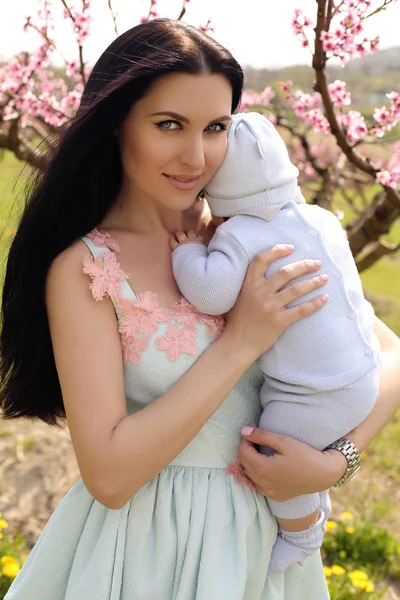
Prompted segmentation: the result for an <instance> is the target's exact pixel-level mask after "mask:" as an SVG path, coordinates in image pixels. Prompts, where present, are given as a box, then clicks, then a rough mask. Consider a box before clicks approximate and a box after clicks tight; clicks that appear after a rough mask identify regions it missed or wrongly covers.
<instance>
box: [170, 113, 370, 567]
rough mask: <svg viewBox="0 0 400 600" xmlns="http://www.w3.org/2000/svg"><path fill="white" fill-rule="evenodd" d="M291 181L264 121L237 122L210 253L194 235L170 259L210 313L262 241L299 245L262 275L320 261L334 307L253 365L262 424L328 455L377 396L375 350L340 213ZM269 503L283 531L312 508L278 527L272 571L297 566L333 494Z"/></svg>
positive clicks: (214, 190)
mask: <svg viewBox="0 0 400 600" xmlns="http://www.w3.org/2000/svg"><path fill="white" fill-rule="evenodd" d="M297 176H298V170H297V168H296V167H295V166H294V165H293V164H292V163H291V162H290V159H289V155H288V152H287V149H286V146H285V144H284V142H283V140H282V138H281V137H280V136H279V134H278V132H277V131H276V129H275V127H274V126H273V125H272V124H271V123H270V122H269V121H268V120H267V119H266V118H265V117H264V116H262V115H259V114H257V113H244V114H237V115H234V116H233V119H232V122H231V124H230V127H229V131H228V150H227V154H226V156H225V160H224V162H223V164H222V166H221V167H220V169H219V170H218V172H217V173H216V175H215V176H214V177H213V178H212V180H211V181H210V182H209V184H208V185H207V187H206V189H205V197H206V199H207V202H208V204H209V206H210V209H211V212H212V214H213V215H215V216H219V217H229V218H228V219H227V220H226V221H225V222H224V223H223V224H222V225H220V226H219V227H218V228H217V230H216V232H215V234H214V236H213V238H212V239H211V241H210V243H209V245H208V247H205V245H204V244H203V243H202V241H201V240H200V239H198V238H196V239H187V240H186V241H185V242H183V243H180V244H179V246H178V247H177V248H176V249H175V250H174V251H173V254H172V260H173V270H174V276H175V279H176V281H177V283H178V286H179V288H180V290H181V292H182V294H183V295H184V296H185V297H186V298H187V299H188V300H189V302H191V303H192V304H193V305H194V306H195V307H196V308H197V309H199V310H200V311H202V312H203V313H206V314H211V315H219V314H224V313H226V312H228V311H229V310H230V309H231V308H232V306H233V305H234V304H235V302H236V299H237V297H238V295H239V292H240V289H241V287H242V284H243V280H244V278H245V276H246V272H247V268H248V266H249V263H250V261H251V260H252V258H253V257H254V256H255V255H256V254H257V253H259V252H260V251H262V250H264V249H265V248H266V247H267V246H272V245H275V244H282V243H284V244H293V245H294V248H295V249H294V251H293V252H292V253H291V255H290V256H288V257H287V258H282V259H279V260H277V261H275V262H274V263H273V264H272V265H271V266H270V267H269V268H268V270H267V273H266V277H268V276H269V275H271V274H272V273H274V272H276V271H278V270H279V269H280V268H281V267H283V266H284V265H286V264H289V263H291V262H294V261H297V260H302V259H321V260H322V262H323V268H324V272H325V273H327V274H328V275H329V281H328V283H327V284H326V286H325V287H324V291H325V289H326V292H327V293H328V294H329V296H330V300H329V302H328V303H327V304H326V306H325V307H324V308H323V309H322V310H319V311H318V312H316V313H315V314H313V315H312V316H310V317H307V318H305V319H301V320H299V321H297V322H295V323H293V324H292V325H290V327H288V328H287V329H286V331H284V333H283V334H282V335H281V336H280V338H279V339H278V340H277V341H276V342H275V344H274V345H273V347H272V348H271V349H270V350H268V351H267V352H265V353H264V354H263V355H262V356H261V357H260V358H259V363H260V366H261V369H262V371H263V373H264V384H263V387H262V390H261V404H262V408H263V412H262V416H261V420H260V427H261V428H264V429H268V430H270V431H274V432H277V433H281V434H285V435H289V436H291V437H294V438H297V439H298V440H300V441H303V442H306V443H308V444H310V445H311V446H313V447H314V448H316V449H317V450H323V449H325V448H326V447H327V446H328V445H329V444H331V443H333V442H334V441H336V440H338V439H339V438H341V437H343V436H345V435H346V434H347V433H348V432H349V431H351V430H352V429H353V428H354V427H355V426H356V425H358V424H359V423H360V422H361V421H363V420H364V419H365V417H366V416H367V415H368V414H369V412H370V411H371V409H372V407H373V405H374V403H375V400H376V397H377V393H378V383H379V343H378V341H377V339H376V338H375V336H374V334H373V318H374V314H373V309H372V307H371V305H370V304H369V303H368V302H367V301H366V300H365V298H364V294H363V291H362V287H361V282H360V278H359V275H358V272H357V268H356V265H355V262H354V259H353V256H352V254H351V251H350V248H349V244H348V241H347V238H346V235H345V233H344V231H343V229H342V227H341V225H340V223H339V221H338V219H337V218H336V216H335V215H333V214H332V213H331V212H329V211H327V210H324V209H322V208H320V207H319V206H316V205H309V204H306V202H305V200H304V198H303V196H302V194H301V192H300V190H299V188H298V185H297ZM318 293H319V292H318V291H316V292H314V293H311V294H309V295H307V296H305V297H303V298H302V299H301V300H299V301H296V302H293V303H292V304H289V305H288V306H289V307H290V306H294V305H295V304H297V303H300V302H304V301H305V300H308V299H311V298H313V297H316V296H317V295H318ZM261 451H263V452H264V453H265V454H271V452H272V451H271V450H270V449H268V448H265V447H263V448H261ZM268 504H269V506H270V508H271V511H272V513H273V514H274V515H275V517H276V518H277V520H278V524H279V520H280V519H297V518H301V517H305V516H307V515H311V514H312V513H315V512H316V511H317V510H319V512H318V513H317V514H318V517H317V522H316V523H314V524H313V525H312V526H310V527H309V528H308V529H306V530H300V531H287V530H284V529H283V528H282V527H279V528H278V538H277V541H276V543H275V546H274V548H273V552H272V557H271V563H270V567H269V569H270V572H277V571H281V570H283V569H285V568H286V567H288V566H289V565H291V564H294V563H300V564H301V563H302V562H304V560H305V558H307V556H309V555H310V554H312V553H314V552H316V551H317V550H318V549H319V548H320V546H321V544H322V539H323V535H324V533H325V529H326V520H327V518H328V515H329V512H330V501H329V493H328V491H326V492H323V493H321V494H308V495H303V496H299V497H297V498H294V499H292V500H289V501H287V502H276V501H273V500H270V499H268ZM291 529H294V528H292V527H291Z"/></svg>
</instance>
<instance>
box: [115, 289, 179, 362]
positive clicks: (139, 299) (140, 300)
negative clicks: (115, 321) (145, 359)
mask: <svg viewBox="0 0 400 600" xmlns="http://www.w3.org/2000/svg"><path fill="white" fill-rule="evenodd" d="M119 312H120V325H119V331H120V334H121V343H122V355H123V360H124V362H128V361H129V362H132V363H133V364H135V365H138V364H139V363H140V355H141V353H142V352H144V351H145V350H147V348H148V347H149V343H150V338H151V337H152V336H153V335H154V334H155V333H156V331H157V329H158V325H159V323H166V322H167V321H168V318H169V314H168V309H167V308H166V307H164V306H160V302H159V300H158V297H157V296H156V294H153V293H152V292H144V293H142V294H138V295H137V296H136V298H135V301H134V302H132V301H131V300H126V299H123V298H122V299H120V301H119Z"/></svg>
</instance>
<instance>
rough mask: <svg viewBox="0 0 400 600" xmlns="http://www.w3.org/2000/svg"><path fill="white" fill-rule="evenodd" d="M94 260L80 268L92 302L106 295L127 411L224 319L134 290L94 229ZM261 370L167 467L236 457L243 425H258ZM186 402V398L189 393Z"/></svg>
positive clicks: (167, 383) (196, 352)
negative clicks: (118, 345)
mask: <svg viewBox="0 0 400 600" xmlns="http://www.w3.org/2000/svg"><path fill="white" fill-rule="evenodd" d="M82 239H83V241H84V242H85V243H86V244H87V246H88V247H89V249H90V251H91V253H92V258H91V260H90V261H86V262H85V265H84V271H85V273H87V274H88V275H89V276H90V277H91V280H92V283H91V290H92V294H93V297H94V298H95V299H96V300H101V299H102V298H103V297H104V296H109V297H110V298H111V300H112V302H113V304H114V308H115V312H116V316H117V319H118V326H119V332H120V335H121V348H122V353H123V360H124V385H125V395H126V403H127V410H128V413H129V414H131V413H133V412H136V411H138V410H141V409H142V408H144V407H145V406H146V405H148V404H150V403H151V402H153V401H154V400H156V399H157V398H159V397H160V396H162V395H163V394H165V393H166V392H167V391H168V390H169V389H170V388H171V387H172V386H173V385H174V384H175V383H176V382H177V381H178V380H179V379H180V378H181V377H182V376H183V375H184V374H185V373H186V372H187V371H188V370H189V369H190V368H191V367H192V365H193V364H194V363H195V361H196V359H197V358H198V357H199V356H200V354H201V353H202V352H204V350H206V349H207V348H208V346H209V345H210V344H211V343H212V342H213V341H214V340H215V339H216V338H217V337H218V336H219V335H220V334H221V333H222V331H223V328H224V319H223V317H221V316H210V315H205V314H203V313H201V312H199V311H198V310H197V309H196V308H195V307H194V306H192V305H191V304H190V303H189V302H188V301H187V300H185V298H183V297H181V299H180V300H179V301H178V302H176V303H175V304H173V305H172V306H162V305H161V304H160V301H159V299H158V297H157V295H156V294H154V293H152V292H150V291H148V292H144V293H141V294H137V295H136V294H135V293H134V291H133V289H132V286H131V285H130V284H129V283H128V276H127V275H126V274H125V273H124V272H123V271H122V269H121V267H120V265H119V263H118V261H117V256H116V253H117V252H118V245H117V244H116V242H115V241H114V240H113V239H112V237H111V236H110V234H108V233H103V232H101V231H99V230H97V229H95V230H94V231H93V232H91V233H90V234H89V235H88V236H86V237H84V238H82ZM261 383H262V373H261V371H260V369H259V367H258V366H257V365H253V366H252V367H251V368H250V369H249V370H248V371H247V372H246V373H245V374H244V375H243V377H242V378H241V379H240V380H239V381H238V383H237V384H236V386H235V387H234V388H233V390H232V391H231V393H230V394H229V395H228V396H227V398H226V399H225V401H224V402H223V403H222V404H221V405H220V407H219V408H218V409H217V410H216V412H215V413H214V414H213V416H212V417H211V418H210V419H209V420H208V422H207V423H206V424H205V425H204V427H203V428H202V429H201V431H200V432H199V433H198V435H197V436H196V437H195V438H194V439H193V440H192V442H191V443H190V444H189V445H188V446H187V447H186V448H185V449H184V450H183V451H182V452H181V453H180V454H179V456H177V457H176V459H175V460H174V461H173V463H172V464H175V465H182V466H207V467H225V466H227V464H228V463H230V462H232V461H233V460H234V459H235V458H236V456H237V450H238V446H239V443H240V439H241V438H240V429H241V427H243V425H248V424H250V423H252V422H258V419H259V416H260V401H259V390H260V387H261ZM187 400H188V402H190V397H188V399H187Z"/></svg>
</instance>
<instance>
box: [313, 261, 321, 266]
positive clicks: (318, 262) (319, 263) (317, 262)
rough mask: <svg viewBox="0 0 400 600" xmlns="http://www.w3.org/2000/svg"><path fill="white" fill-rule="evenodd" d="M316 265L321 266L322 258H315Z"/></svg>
mask: <svg viewBox="0 0 400 600" xmlns="http://www.w3.org/2000/svg"><path fill="white" fill-rule="evenodd" d="M314 265H315V266H316V267H320V266H321V265H322V260H314Z"/></svg>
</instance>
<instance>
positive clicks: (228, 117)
mask: <svg viewBox="0 0 400 600" xmlns="http://www.w3.org/2000/svg"><path fill="white" fill-rule="evenodd" d="M159 115H167V116H168V117H173V118H174V119H178V120H179V121H182V122H183V123H189V119H187V118H186V117H183V116H182V115H179V114H178V113H175V112H172V111H169V110H165V111H162V112H156V113H152V114H151V115H149V116H150V117H156V116H159ZM230 120H231V117H230V115H223V116H222V117H218V119H213V120H212V121H210V123H215V122H217V121H230Z"/></svg>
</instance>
